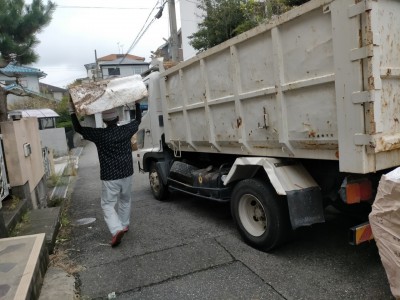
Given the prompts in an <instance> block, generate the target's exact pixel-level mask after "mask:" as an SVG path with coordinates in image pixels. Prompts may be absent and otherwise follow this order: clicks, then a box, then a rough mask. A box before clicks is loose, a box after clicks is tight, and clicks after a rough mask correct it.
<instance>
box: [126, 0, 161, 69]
mask: <svg viewBox="0 0 400 300" xmlns="http://www.w3.org/2000/svg"><path fill="white" fill-rule="evenodd" d="M166 3H167V1H164V3H163V4H162V5H161V6H160V8H159V11H158V13H157V14H156V15H155V16H154V18H153V19H152V20H151V21H150V23H149V24H148V25H147V26H146V23H147V22H148V20H149V18H150V16H151V14H152V13H153V11H154V10H155V9H156V7H157V4H158V2H157V3H156V5H154V7H153V9H152V10H151V12H150V13H149V15H148V16H147V19H146V21H145V22H144V24H143V26H142V28H141V29H140V31H139V33H138V34H137V36H136V37H135V39H134V40H133V42H132V44H131V45H130V47H129V49H128V51H127V52H126V54H125V55H124V57H123V58H122V59H121V61H120V62H119V64H121V63H122V62H123V61H124V59H125V58H126V56H127V55H128V53H129V52H130V51H132V49H133V48H134V47H135V46H136V44H137V43H138V42H139V40H140V39H141V38H142V36H143V35H144V34H145V33H146V31H147V29H149V27H150V26H151V24H153V22H154V21H155V20H156V19H159V18H161V16H162V11H163V9H164V6H165V4H166ZM145 26H146V28H144V27H145Z"/></svg>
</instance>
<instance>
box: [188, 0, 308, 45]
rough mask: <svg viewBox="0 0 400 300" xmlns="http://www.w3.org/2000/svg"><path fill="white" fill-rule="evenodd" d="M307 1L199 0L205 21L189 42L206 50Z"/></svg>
mask: <svg viewBox="0 0 400 300" xmlns="http://www.w3.org/2000/svg"><path fill="white" fill-rule="evenodd" d="M307 1H309V0H265V2H264V1H256V0H200V4H199V5H198V8H199V9H201V10H202V11H203V15H202V17H203V21H202V22H201V23H199V25H198V28H199V30H198V31H197V32H195V33H193V34H192V35H191V36H189V39H190V42H189V43H190V45H191V46H192V47H193V48H194V49H196V50H199V51H200V52H201V51H204V50H207V49H208V48H211V47H213V46H216V45H218V44H220V43H222V42H224V41H226V40H228V39H230V38H232V37H234V36H236V35H238V34H240V33H243V32H245V31H247V30H249V29H251V28H253V27H255V26H257V25H259V24H260V23H262V22H263V21H265V20H266V19H269V18H271V17H272V16H274V15H279V14H282V13H284V12H286V11H287V10H289V9H291V8H292V7H293V6H297V5H301V4H303V3H305V2H307Z"/></svg>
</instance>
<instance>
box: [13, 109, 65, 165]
mask: <svg viewBox="0 0 400 300" xmlns="http://www.w3.org/2000/svg"><path fill="white" fill-rule="evenodd" d="M8 115H9V118H10V119H12V120H14V121H16V120H20V119H21V118H37V122H38V129H39V135H40V141H41V145H42V148H44V147H47V148H49V149H51V150H52V151H53V153H54V156H56V157H59V156H64V155H68V150H69V149H68V145H67V138H66V132H65V129H64V128H56V118H58V117H59V115H58V114H57V113H56V112H55V111H54V110H52V109H49V108H41V109H18V110H13V111H10V112H9V113H8Z"/></svg>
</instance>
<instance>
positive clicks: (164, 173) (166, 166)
mask: <svg viewBox="0 0 400 300" xmlns="http://www.w3.org/2000/svg"><path fill="white" fill-rule="evenodd" d="M170 164H171V161H170V160H164V161H158V162H157V163H156V169H157V171H158V173H159V174H160V176H161V181H162V183H163V185H167V183H168V176H169V170H170Z"/></svg>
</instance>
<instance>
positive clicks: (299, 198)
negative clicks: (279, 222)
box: [287, 187, 325, 229]
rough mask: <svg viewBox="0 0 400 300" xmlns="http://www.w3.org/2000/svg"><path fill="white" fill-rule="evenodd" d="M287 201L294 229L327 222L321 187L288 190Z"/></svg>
mask: <svg viewBox="0 0 400 300" xmlns="http://www.w3.org/2000/svg"><path fill="white" fill-rule="evenodd" d="M287 201H288V207H289V215H290V222H291V223H292V228H293V229H296V228H298V227H301V226H308V225H312V224H315V223H324V222H325V217H324V209H323V204H322V196H321V190H320V189H319V187H310V188H306V189H302V190H296V191H288V192H287Z"/></svg>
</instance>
